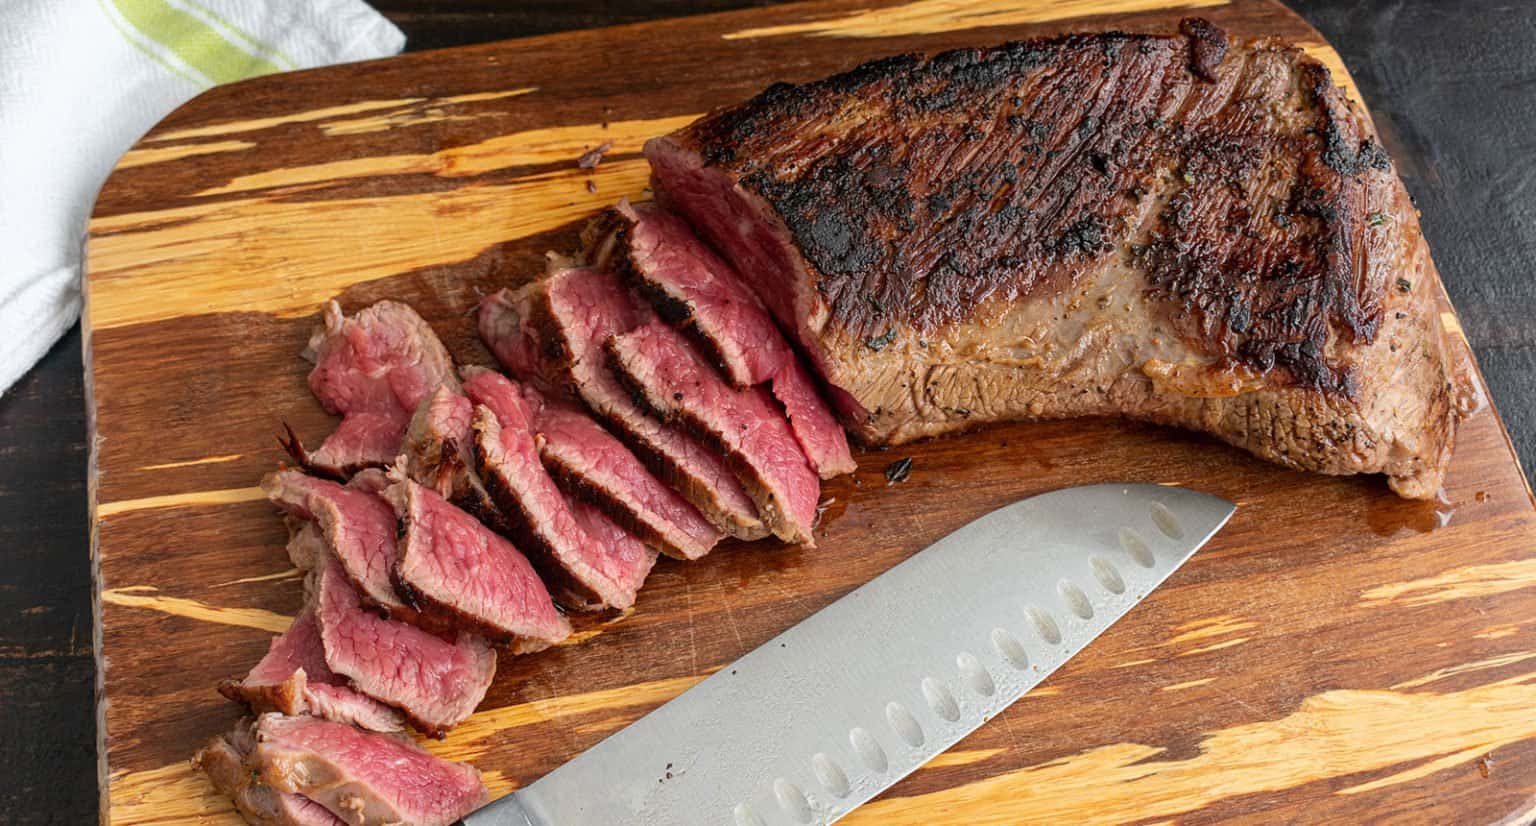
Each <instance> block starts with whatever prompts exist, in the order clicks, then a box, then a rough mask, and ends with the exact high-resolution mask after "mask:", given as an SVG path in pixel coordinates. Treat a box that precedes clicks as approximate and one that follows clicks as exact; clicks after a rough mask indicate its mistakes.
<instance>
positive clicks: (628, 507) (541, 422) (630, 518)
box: [464, 368, 721, 559]
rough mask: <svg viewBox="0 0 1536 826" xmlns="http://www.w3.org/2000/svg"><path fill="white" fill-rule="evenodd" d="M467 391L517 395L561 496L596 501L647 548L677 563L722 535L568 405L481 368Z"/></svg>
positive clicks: (469, 375) (470, 374) (470, 375)
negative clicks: (565, 495) (678, 559)
mask: <svg viewBox="0 0 1536 826" xmlns="http://www.w3.org/2000/svg"><path fill="white" fill-rule="evenodd" d="M464 387H465V391H466V392H468V393H469V394H470V395H471V396H475V397H477V398H483V397H485V396H487V395H494V394H496V393H498V392H516V393H519V394H521V396H522V398H523V401H524V402H525V403H526V404H527V407H528V410H529V414H530V416H531V417H532V419H533V424H534V429H535V431H536V437H537V438H536V439H535V441H536V443H537V445H538V448H539V457H540V458H541V459H542V460H543V461H544V467H545V469H546V470H548V471H549V473H550V475H552V476H553V477H554V478H555V480H556V482H558V483H559V484H560V486H561V488H563V489H564V490H565V491H567V492H568V493H571V494H573V495H574V496H575V497H576V498H579V499H585V500H589V501H592V502H594V503H595V504H597V505H598V506H599V507H601V508H602V509H603V510H604V511H606V512H607V513H608V514H609V515H610V516H611V517H613V518H614V519H616V520H617V521H618V522H619V523H620V524H621V525H623V526H624V528H625V529H627V530H629V531H630V532H632V533H633V534H635V535H636V536H638V537H639V538H640V539H642V540H643V541H645V542H646V543H647V544H649V545H651V546H652V547H655V548H657V549H658V550H660V551H661V552H662V553H665V554H667V555H669V556H674V557H677V558H680V559H697V558H699V557H701V556H703V555H704V554H706V553H708V552H709V550H710V548H712V547H714V545H715V543H716V542H718V541H720V538H721V535H720V532H719V531H718V530H716V529H715V527H714V526H713V525H711V524H710V523H709V521H708V520H706V519H705V518H704V516H703V514H701V513H699V511H698V509H697V508H695V507H694V506H692V505H690V504H689V503H688V501H687V500H685V499H683V498H682V497H681V496H679V495H678V494H677V492H676V491H674V490H672V489H671V488H669V487H667V485H666V484H665V483H663V482H662V481H661V480H660V479H658V478H656V477H655V476H654V475H653V474H652V473H651V472H650V471H649V470H647V469H646V467H645V464H644V463H643V462H641V461H640V460H639V459H638V458H636V456H635V455H634V454H633V453H631V452H630V450H629V448H627V447H625V446H624V444H623V443H622V442H620V441H619V440H618V439H617V438H616V437H614V435H613V434H611V433H609V432H608V431H607V430H605V429H604V428H603V426H602V425H600V424H598V423H597V422H596V421H594V420H593V419H592V417H591V416H590V415H588V414H587V411H586V410H584V409H583V408H581V407H579V406H578V405H576V404H573V403H571V402H570V401H568V400H566V399H564V398H561V397H559V396H556V395H554V394H550V393H544V392H541V391H539V390H538V389H537V388H535V387H534V386H533V385H531V384H527V383H520V382H515V381H512V380H510V379H507V378H506V377H504V376H501V375H498V374H496V373H493V372H491V371H489V370H485V369H483V368H466V369H465V371H464Z"/></svg>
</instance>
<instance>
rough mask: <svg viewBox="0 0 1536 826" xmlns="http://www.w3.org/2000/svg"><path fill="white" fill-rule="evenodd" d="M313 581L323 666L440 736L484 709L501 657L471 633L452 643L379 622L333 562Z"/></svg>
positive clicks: (400, 625) (398, 624)
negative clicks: (477, 710) (482, 705)
mask: <svg viewBox="0 0 1536 826" xmlns="http://www.w3.org/2000/svg"><path fill="white" fill-rule="evenodd" d="M311 576H312V577H313V578H314V581H313V583H312V585H311V593H312V597H311V599H312V601H313V605H314V611H315V619H316V624H317V625H318V626H319V629H320V644H321V646H322V648H323V649H324V651H325V664H326V665H327V666H328V667H329V668H330V669H331V671H332V672H334V673H336V674H338V675H340V676H342V677H345V678H346V679H347V680H349V681H350V683H351V685H352V687H353V688H354V689H355V690H357V691H358V692H360V693H362V694H365V695H367V696H369V697H372V698H374V699H375V700H378V701H380V702H382V703H386V704H388V705H390V706H394V707H395V708H398V709H400V710H401V711H402V712H404V714H405V716H406V718H407V719H408V720H410V722H411V724H412V725H414V726H416V727H417V728H418V729H420V730H422V731H423V732H425V733H427V734H430V735H434V736H439V737H440V736H442V735H443V734H444V733H446V732H447V731H448V729H450V728H453V727H454V726H455V725H458V724H459V723H460V722H461V721H463V720H464V718H466V717H468V716H469V715H470V714H471V713H472V712H474V710H475V707H476V706H478V705H480V701H481V700H482V699H484V697H485V692H486V689H488V688H490V685H491V678H492V677H493V676H495V673H496V652H495V651H493V650H492V649H491V647H490V646H489V645H488V644H486V642H485V641H484V640H483V639H481V638H479V637H476V636H471V635H467V634H465V635H460V636H459V637H458V638H457V639H456V640H454V641H452V642H450V641H447V640H444V639H443V638H441V637H438V636H436V635H434V634H431V633H428V632H427V631H424V630H422V629H421V628H418V627H416V626H414V625H409V624H406V623H403V622H397V621H395V620H390V619H385V618H383V617H380V616H379V615H378V614H377V613H375V612H373V611H371V610H369V609H368V608H367V607H366V605H365V604H364V602H363V599H362V595H361V594H359V593H358V591H357V589H356V588H354V587H353V586H352V582H351V581H350V580H349V579H348V578H347V576H346V574H345V573H344V572H343V571H342V568H341V564H340V563H339V562H336V561H335V560H334V559H330V560H327V562H326V564H324V565H323V566H321V567H320V568H319V569H318V570H317V571H315V572H313V573H312V574H311Z"/></svg>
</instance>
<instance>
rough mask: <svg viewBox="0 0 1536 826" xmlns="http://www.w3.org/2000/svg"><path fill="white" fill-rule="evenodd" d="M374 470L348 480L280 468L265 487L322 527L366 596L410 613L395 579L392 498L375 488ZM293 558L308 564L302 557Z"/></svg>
mask: <svg viewBox="0 0 1536 826" xmlns="http://www.w3.org/2000/svg"><path fill="white" fill-rule="evenodd" d="M376 474H378V471H372V472H369V473H365V474H359V478H358V479H356V480H354V482H353V483H352V484H349V485H345V486H344V485H340V484H337V483H336V482H333V481H331V480H329V479H320V478H318V477H315V476H310V475H308V474H306V473H304V472H302V471H299V470H292V469H289V470H279V471H277V472H275V473H270V474H267V476H266V478H265V479H263V480H262V481H261V487H262V490H263V491H265V492H266V494H267V498H268V499H270V500H271V501H272V503H273V504H275V505H277V506H278V507H280V508H282V509H283V510H284V511H285V512H287V513H288V514H289V515H290V516H294V517H297V518H299V519H305V520H310V521H313V522H314V523H315V524H316V525H317V526H318V527H319V529H320V533H321V535H322V537H323V538H324V540H325V544H326V547H327V548H328V549H329V550H330V553H331V554H333V555H334V556H335V557H336V559H338V560H340V562H341V566H342V568H343V569H344V570H345V571H346V572H347V577H348V578H349V579H351V580H352V584H354V585H356V586H357V589H358V590H359V591H360V592H361V593H362V594H363V597H364V598H365V599H367V600H368V602H370V603H372V604H373V605H377V606H379V607H380V608H382V609H384V611H385V612H386V613H388V614H390V615H393V616H396V617H401V618H409V615H410V614H411V613H412V612H411V610H410V608H409V607H408V606H407V605H406V604H405V602H404V601H402V600H401V599H400V597H399V595H398V594H396V593H395V586H394V581H393V580H392V579H391V573H392V572H393V570H394V566H395V534H396V532H397V531H398V528H399V523H398V520H397V519H396V518H395V512H394V510H392V509H391V508H390V506H389V503H388V502H385V501H384V500H383V499H380V498H379V496H378V495H377V493H375V492H373V489H374V488H377V486H378V485H379V483H380V482H379V480H380V478H381V477H380V476H377V475H376ZM295 564H297V565H298V566H299V567H301V568H306V569H307V568H308V567H310V566H306V565H302V564H299V560H295Z"/></svg>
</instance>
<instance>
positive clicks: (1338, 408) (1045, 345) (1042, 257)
mask: <svg viewBox="0 0 1536 826" xmlns="http://www.w3.org/2000/svg"><path fill="white" fill-rule="evenodd" d="M1182 29H1183V31H1184V34H1176V35H1171V36H1155V35H1142V34H1123V33H1106V34H1095V35H1073V36H1067V37H1060V38H1055V39H1049V40H1035V41H1028V42H1023V43H1013V44H1008V45H1004V46H999V47H997V48H991V49H968V50H962V51H955V52H948V53H945V54H940V55H937V56H934V57H931V58H930V57H923V56H917V55H907V56H902V57H895V58H890V59H887V60H881V61H876V62H874V63H870V64H867V65H865V66H862V67H859V68H857V69H854V70H853V71H851V72H848V73H846V74H842V75H838V76H836V77H832V78H828V79H826V80H823V81H818V82H815V83H808V84H804V85H799V86H792V85H786V84H780V85H776V86H773V87H771V88H769V89H767V90H766V91H764V92H763V93H762V94H760V95H758V96H757V97H755V98H753V99H752V100H750V101H748V102H746V103H744V104H742V105H740V106H737V107H734V108H729V109H724V110H720V111H717V112H715V113H713V114H711V115H709V116H708V117H706V118H704V119H702V120H699V121H697V122H695V123H693V124H692V125H690V126H688V127H686V128H684V129H682V130H680V131H678V132H677V133H674V134H672V135H670V136H667V137H664V138H660V139H657V140H654V141H652V142H650V143H649V144H648V145H647V147H646V155H647V157H648V158H649V160H650V162H651V165H652V170H653V185H654V187H655V189H656V190H657V193H658V198H659V199H660V201H661V202H662V203H663V204H664V205H666V206H667V207H668V208H670V209H674V210H676V211H679V212H680V213H682V214H683V215H684V216H685V217H687V218H688V220H689V221H690V223H691V224H692V225H693V226H694V227H695V228H697V229H699V230H700V231H701V233H702V234H704V235H705V236H706V237H707V238H708V239H709V240H710V241H711V243H712V244H713V245H714V246H715V247H716V248H718V249H720V250H722V251H723V252H725V253H726V256H727V257H728V258H729V259H730V260H731V261H732V263H733V264H735V266H736V268H737V270H738V271H739V272H740V273H741V274H742V277H743V280H744V281H746V282H747V283H749V284H750V285H751V286H752V287H753V289H754V290H755V291H756V292H757V293H758V295H759V296H760V297H761V298H762V300H763V303H764V304H765V305H766V306H767V307H768V308H769V309H770V310H771V311H772V312H773V313H774V315H775V316H776V318H777V320H778V321H779V323H780V326H781V327H783V328H784V329H785V330H787V331H790V332H791V333H792V334H793V336H794V337H795V338H796V339H797V340H798V344H799V346H800V347H801V348H802V349H803V350H804V351H805V352H806V353H807V354H808V355H809V356H810V357H811V359H812V361H813V363H814V365H815V367H816V368H817V369H818V370H819V371H820V373H821V375H822V376H823V377H824V378H825V379H826V381H827V383H828V384H829V385H830V386H831V387H832V388H833V389H832V390H831V394H832V397H833V401H834V404H835V406H836V408H837V409H838V411H839V413H840V414H841V415H842V416H843V417H844V420H845V421H846V422H847V423H848V424H849V426H850V427H852V428H854V429H855V430H856V432H857V433H858V435H860V436H861V437H862V438H864V439H865V440H868V441H871V442H880V443H900V442H904V441H908V440H911V439H915V438H919V437H923V436H930V435H935V434H940V433H947V432H951V431H956V430H961V429H965V428H969V427H973V426H975V425H978V424H981V423H984V422H991V421H1000V420H1008V419H1026V418H1059V417H1066V416H1078V415H1106V414H1109V415H1113V414H1119V415H1125V416H1130V417H1134V418H1138V419H1143V420H1147V421H1153V422H1160V423H1166V424H1173V425H1180V426H1184V427H1189V428H1193V429H1196V430H1201V431H1205V432H1207V433H1211V434H1213V435H1215V436H1217V437H1219V438H1221V439H1223V440H1225V441H1227V442H1229V443H1231V444H1234V445H1236V446H1239V447H1242V448H1245V449H1247V450H1249V451H1252V452H1253V453H1255V454H1257V455H1259V456H1262V457H1264V458H1267V459H1270V460H1272V461H1276V462H1280V463H1282V464H1286V465H1289V466H1292V467H1298V468H1303V469H1307V470H1313V471H1319V472H1323V473H1332V474H1350V473H1384V474H1386V475H1387V476H1388V477H1389V480H1390V483H1391V485H1392V487H1393V489H1394V490H1396V491H1397V492H1398V493H1399V494H1401V495H1403V496H1408V497H1428V496H1432V495H1433V494H1434V493H1435V491H1436V490H1437V489H1438V488H1439V486H1440V481H1441V478H1442V477H1443V475H1444V473H1445V468H1446V464H1447V462H1448V461H1449V457H1450V453H1451V448H1452V444H1453V442H1454V438H1455V432H1456V427H1457V423H1458V421H1459V417H1460V410H1461V408H1462V400H1463V398H1465V397H1464V396H1463V395H1462V393H1463V391H1462V389H1461V388H1462V387H1463V386H1464V385H1462V383H1461V382H1460V381H1459V379H1460V376H1459V375H1458V371H1457V368H1456V367H1455V366H1454V362H1453V358H1452V355H1451V348H1450V346H1449V344H1448V341H1447V334H1446V330H1445V328H1444V326H1443V324H1442V322H1441V318H1440V313H1439V307H1438V305H1437V303H1436V302H1437V294H1438V293H1439V291H1440V287H1439V285H1438V284H1437V283H1436V277H1435V275H1434V268H1433V265H1432V264H1431V262H1430V257H1429V252H1428V249H1427V247H1426V245H1425V242H1424V239H1423V236H1422V234H1421V232H1420V229H1419V221H1418V216H1417V214H1416V212H1415V211H1414V209H1413V206H1412V204H1411V202H1410V201H1409V198H1408V195H1407V193H1406V191H1405V190H1404V188H1403V185H1402V183H1401V181H1400V180H1399V179H1398V177H1397V176H1396V175H1395V174H1394V172H1393V169H1392V164H1391V161H1390V160H1389V159H1388V157H1387V153H1386V152H1385V150H1384V149H1383V148H1382V146H1381V143H1380V141H1379V140H1378V138H1377V137H1376V135H1375V132H1374V130H1373V129H1372V127H1371V124H1370V121H1369V119H1368V118H1367V117H1366V116H1365V114H1364V113H1363V112H1362V111H1361V110H1360V109H1359V108H1358V107H1357V106H1355V105H1354V104H1353V103H1351V102H1349V101H1348V100H1347V99H1346V97H1345V95H1344V93H1343V92H1341V91H1340V90H1339V88H1338V87H1337V86H1335V85H1334V83H1333V82H1332V80H1331V78H1330V76H1329V73H1328V70H1327V69H1326V68H1325V67H1323V66H1322V65H1321V64H1320V63H1318V62H1317V61H1316V60H1314V59H1313V58H1311V57H1309V56H1307V55H1306V54H1305V53H1304V52H1303V51H1301V50H1300V49H1298V48H1295V47H1292V46H1287V45H1285V44H1282V43H1278V42H1276V41H1273V40H1261V41H1257V42H1254V43H1232V42H1229V41H1227V40H1226V39H1225V36H1224V35H1223V33H1222V32H1221V31H1220V30H1219V29H1216V28H1215V27H1214V26H1212V25H1211V24H1209V23H1207V22H1205V21H1200V20H1188V21H1185V24H1184V25H1183V27H1182Z"/></svg>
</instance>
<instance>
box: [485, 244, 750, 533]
mask: <svg viewBox="0 0 1536 826" xmlns="http://www.w3.org/2000/svg"><path fill="white" fill-rule="evenodd" d="M651 317H652V314H651V313H650V311H649V310H648V308H646V307H645V306H644V305H643V304H640V303H639V302H638V301H637V300H636V299H635V297H634V296H633V295H632V294H631V293H630V292H629V290H628V289H627V288H625V286H624V285H623V283H622V282H620V281H619V279H618V278H617V277H615V276H613V275H612V274H610V273H607V272H604V271H602V270H594V269H586V268H572V269H565V270H559V271H556V272H554V273H551V274H550V275H549V276H548V277H546V278H544V279H542V280H540V281H535V282H532V283H530V284H527V285H525V286H524V287H522V288H521V289H519V290H518V291H516V292H511V291H508V290H502V291H500V292H497V293H494V294H492V295H490V296H487V297H486V298H485V300H484V301H482V302H481V304H480V336H481V338H483V339H484V340H485V342H486V345H487V346H488V347H489V348H490V349H491V352H493V353H494V354H495V355H496V358H497V359H498V360H499V361H501V363H502V364H503V365H505V366H506V367H507V369H508V370H510V371H512V372H513V373H514V374H516V375H517V376H519V377H521V378H523V379H525V380H526V379H530V378H533V377H542V378H543V379H544V380H546V381H548V382H550V383H552V384H555V385H558V386H564V387H568V388H570V389H571V390H572V391H573V392H575V393H576V394H577V395H578V396H579V397H580V398H581V399H582V400H583V401H585V402H586V403H587V406H588V407H590V408H591V409H592V411H593V412H594V413H595V414H597V417H598V418H599V419H601V420H603V422H604V423H606V424H607V425H608V427H609V428H610V429H611V430H612V431H613V432H614V433H615V434H616V435H618V436H619V437H620V438H621V439H623V440H624V441H625V442H626V443H628V444H629V446H630V447H632V448H634V450H635V452H636V453H637V454H639V456H640V458H642V459H644V460H646V461H647V462H648V463H649V464H650V467H651V470H652V471H653V472H655V473H656V475H657V476H659V477H661V478H662V479H663V480H665V481H666V482H667V483H668V484H670V485H672V487H673V488H674V489H676V490H677V492H678V493H680V494H681V495H682V496H683V498H684V499H687V500H688V501H689V502H690V503H692V504H693V505H694V507H696V508H698V510H699V512H700V513H702V514H704V516H705V517H706V518H708V519H709V520H710V521H711V522H712V523H714V525H715V526H716V527H718V528H719V529H720V530H722V531H724V532H725V533H727V534H730V535H731V536H734V537H737V538H739V539H759V538H761V537H763V536H766V535H767V529H766V528H765V527H764V525H763V523H762V520H761V519H759V518H758V515H757V509H756V508H755V507H754V506H753V504H752V500H751V498H750V497H749V496H747V492H746V490H745V489H744V488H742V486H741V483H740V482H738V481H736V477H735V476H734V475H733V474H732V473H731V471H730V468H729V466H727V465H726V463H725V458H724V457H723V456H721V455H720V453H719V451H717V450H714V449H712V448H710V447H708V446H706V445H704V444H703V443H702V442H700V441H698V440H697V439H694V438H693V437H691V436H689V435H688V434H687V433H684V432H683V431H682V430H681V429H679V428H676V427H672V426H669V425H666V424H664V423H663V422H661V421H659V420H658V419H656V418H655V417H653V416H651V415H650V414H649V413H647V412H646V411H645V410H644V409H642V408H641V407H640V406H639V405H637V404H636V403H635V401H634V399H632V398H631V397H630V394H629V392H628V391H626V390H625V389H624V387H623V386H621V385H620V384H619V382H618V379H617V378H615V377H614V375H613V374H612V372H611V371H609V369H608V367H607V357H606V356H605V355H604V354H603V350H602V348H603V343H604V342H605V341H607V340H608V338H609V337H610V336H612V335H614V334H615V333H622V332H625V331H627V330H632V329H634V328H635V327H637V326H639V325H640V324H641V323H644V322H645V321H647V320H649V319H650V318H651Z"/></svg>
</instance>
